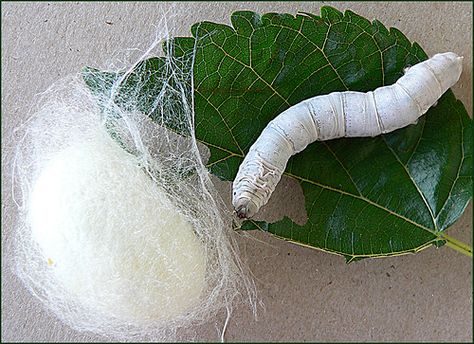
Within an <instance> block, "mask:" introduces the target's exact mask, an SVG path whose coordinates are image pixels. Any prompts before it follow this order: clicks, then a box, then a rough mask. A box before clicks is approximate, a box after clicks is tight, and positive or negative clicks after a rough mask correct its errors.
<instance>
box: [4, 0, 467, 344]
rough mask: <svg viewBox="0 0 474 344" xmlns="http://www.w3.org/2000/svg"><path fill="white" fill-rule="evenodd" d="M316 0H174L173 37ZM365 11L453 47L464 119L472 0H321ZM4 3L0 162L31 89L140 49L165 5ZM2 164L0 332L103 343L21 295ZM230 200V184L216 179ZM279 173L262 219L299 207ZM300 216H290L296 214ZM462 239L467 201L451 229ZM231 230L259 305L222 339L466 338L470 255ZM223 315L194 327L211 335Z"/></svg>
mask: <svg viewBox="0 0 474 344" xmlns="http://www.w3.org/2000/svg"><path fill="white" fill-rule="evenodd" d="M322 4H323V3H321V2H302V3H298V2H273V3H265V2H225V3H224V2H222V3H218V2H213V3H211V2H208V3H196V2H194V3H178V4H176V6H177V7H176V9H175V10H174V11H173V13H174V15H175V18H174V19H175V20H176V22H177V23H179V27H180V32H179V34H181V35H188V33H189V28H190V26H191V25H192V24H193V23H195V22H197V21H201V20H211V21H216V22H222V23H227V24H228V23H230V19H229V17H230V14H231V13H232V12H233V11H235V10H242V9H248V10H255V11H257V12H260V13H264V12H288V13H293V14H295V13H296V12H297V11H305V12H312V13H319V8H320V6H321V5H322ZM324 4H326V5H332V6H335V7H337V8H338V9H340V10H344V9H346V8H350V9H352V10H353V11H355V12H356V13H359V14H360V15H363V16H364V17H366V18H367V19H374V18H377V19H379V20H380V21H381V22H382V23H384V24H385V25H386V26H387V27H391V26H394V27H397V28H398V29H399V30H401V31H402V32H403V33H405V34H406V36H407V37H408V38H409V39H410V40H411V41H416V42H418V43H419V44H420V45H421V46H422V47H423V48H424V49H425V50H426V52H427V53H428V54H429V55H430V56H431V55H433V54H435V53H437V52H444V51H449V50H450V51H454V52H456V53H458V54H459V55H463V56H464V63H463V65H464V71H463V74H462V76H461V80H460V82H459V83H458V84H457V85H456V86H455V87H454V93H455V94H456V96H457V97H458V98H459V99H461V100H462V101H463V103H464V105H465V106H466V108H467V109H468V113H469V114H470V115H471V116H472V67H471V66H472V4H471V3H452V2H446V3H441V2H436V3H428V2H417V3H404V2H398V3H393V2H390V3H375V2H360V3H330V2H325V3H324ZM1 6H2V81H3V83H2V107H3V111H2V162H3V161H5V160H4V159H5V158H8V156H9V155H10V154H11V151H12V149H13V148H14V146H15V142H13V141H12V140H11V139H9V135H10V134H11V131H12V129H13V128H14V127H15V126H17V125H18V124H19V123H21V121H22V120H24V119H25V114H26V112H27V111H28V109H29V108H30V106H31V105H32V104H33V102H34V96H35V94H37V93H40V92H42V91H44V90H45V89H46V88H47V87H48V86H49V85H50V84H51V83H53V82H54V81H56V80H57V79H58V78H61V77H64V76H67V75H69V74H71V73H76V72H78V71H79V70H80V68H81V67H83V66H96V67H102V66H104V65H105V64H106V62H107V61H109V60H110V57H111V56H113V55H114V54H116V53H118V52H120V51H123V50H124V49H127V48H131V47H139V48H145V47H146V45H147V44H148V43H149V42H150V41H151V40H152V37H153V33H154V30H155V27H154V25H156V24H158V21H159V18H160V16H161V13H162V12H161V8H168V7H170V4H168V3H122V2H120V3H112V2H107V3H97V2H93V3H69V2H64V3H46V2H44V3H6V2H3V3H2V4H1ZM9 174H10V166H8V165H7V164H4V163H2V177H3V178H2V244H3V245H2V340H3V341H104V340H107V339H106V338H102V337H96V336H93V335H88V334H81V333H78V332H76V331H74V330H71V329H69V328H68V327H66V326H64V325H62V324H61V323H60V322H59V321H58V320H57V319H56V318H54V316H52V315H50V314H48V312H46V311H45V310H44V309H43V307H42V306H41V304H39V302H38V301H37V300H36V299H34V298H33V297H31V296H30V295H29V294H28V292H27V291H26V290H25V289H24V288H23V287H22V285H21V284H20V283H19V281H18V280H17V278H16V277H15V276H14V275H13V274H12V273H11V267H10V264H9V257H10V252H11V251H10V250H9V248H8V247H7V246H5V242H6V239H7V238H8V236H9V235H10V233H11V230H12V223H13V221H14V218H15V211H14V207H13V201H12V197H11V183H10V177H9ZM220 185H221V188H222V190H223V194H225V192H227V195H228V196H229V199H230V193H229V187H230V186H229V185H226V184H223V183H221V184H220ZM293 189H296V188H295V185H294V184H292V182H291V181H287V180H285V181H284V182H283V184H282V185H280V186H279V188H278V189H277V191H276V192H277V193H278V195H280V196H279V197H276V201H275V200H274V205H273V207H271V208H270V209H267V210H266V216H267V217H268V218H277V217H279V216H282V215H283V212H284V211H287V212H290V213H292V214H295V216H301V206H302V202H303V199H302V195H298V194H297V193H294V192H293V193H292V192H291V191H292V190H293ZM298 214H299V215H298ZM449 233H450V234H451V235H453V236H454V237H456V238H458V239H461V240H463V241H465V242H469V243H471V242H472V205H470V206H469V207H468V209H467V210H466V213H465V214H464V215H463V217H462V218H461V219H460V220H459V221H458V222H457V223H456V224H455V225H454V226H453V227H452V228H451V229H450V230H449ZM253 236H254V237H256V238H257V239H259V240H260V242H257V241H255V240H250V239H247V238H244V237H243V238H241V239H240V240H239V241H240V243H241V244H242V247H243V251H244V252H245V253H246V257H247V259H248V261H249V262H250V266H251V269H252V271H253V274H254V276H255V279H256V282H257V286H258V289H259V292H260V297H261V300H262V302H263V304H264V305H265V309H264V310H263V309H262V308H260V311H259V317H258V319H257V321H254V319H253V318H252V316H251V314H250V312H249V310H248V309H246V308H243V307H240V308H238V309H236V310H235V312H234V316H233V318H232V319H231V322H230V324H229V327H228V329H227V332H226V339H227V340H228V341H445V342H446V341H448V342H450V341H472V261H471V260H470V259H469V258H467V257H465V256H462V255H460V254H459V253H457V252H455V251H453V250H451V249H449V248H447V247H442V248H440V249H438V250H436V249H434V248H430V249H427V250H425V251H423V252H421V253H419V254H417V255H408V256H403V257H395V258H385V259H375V260H364V261H361V262H358V263H353V264H351V265H346V264H345V262H344V259H343V258H341V257H339V256H334V255H330V254H327V253H323V252H319V251H316V250H312V249H309V248H303V247H299V246H296V245H293V244H291V243H286V242H282V241H278V240H276V239H272V238H271V237H269V236H268V235H266V234H265V233H255V234H253ZM224 318H225V317H223V316H222V317H220V318H217V319H215V321H212V322H210V323H208V324H206V325H203V326H201V327H200V328H198V329H196V333H198V337H199V338H201V339H206V338H207V339H210V340H217V339H218V337H217V332H216V325H217V326H218V327H219V328H220V327H221V325H222V322H223V321H224Z"/></svg>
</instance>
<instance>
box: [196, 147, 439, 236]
mask: <svg viewBox="0 0 474 344" xmlns="http://www.w3.org/2000/svg"><path fill="white" fill-rule="evenodd" d="M198 141H199V142H201V143H202V144H204V145H209V146H212V147H214V148H217V149H220V150H222V151H225V152H228V150H226V149H223V148H221V147H219V146H216V145H214V144H209V143H208V142H206V141H204V140H201V139H198ZM392 154H393V153H392ZM232 157H238V158H241V159H243V158H244V155H242V154H237V153H233V152H232V153H231V154H229V155H228V156H227V157H225V158H222V159H219V160H217V161H214V162H212V163H210V164H208V165H206V167H210V166H213V165H215V164H217V163H221V162H223V161H225V160H227V159H229V158H232ZM395 158H397V157H396V155H395ZM397 160H398V158H397ZM283 175H285V176H287V177H290V178H293V179H296V180H297V181H299V182H305V183H309V184H312V185H316V186H318V187H320V188H323V189H326V190H330V191H333V192H337V193H340V194H342V195H346V196H349V197H353V198H356V199H359V200H361V201H363V202H366V203H368V204H370V205H371V206H374V207H376V208H379V209H381V210H383V211H385V212H387V213H389V214H390V215H392V216H395V217H398V218H400V219H402V220H404V221H405V222H408V223H410V224H412V225H413V226H415V227H417V228H420V229H423V230H425V231H427V232H429V233H430V234H432V235H434V236H435V237H439V232H437V231H436V230H433V229H431V228H428V227H426V226H424V225H422V224H419V223H417V222H415V221H413V220H411V219H409V218H407V217H405V216H403V215H401V214H398V213H396V212H394V211H393V210H390V209H388V208H385V207H384V206H382V205H380V204H377V203H375V202H374V201H371V200H370V199H368V198H366V197H365V196H363V195H362V194H361V195H355V194H353V193H350V192H347V191H344V190H341V189H338V188H335V187H332V186H329V185H325V184H322V183H318V182H316V181H314V180H310V179H306V178H303V177H301V176H298V175H296V174H292V173H289V172H286V171H285V172H284V173H283ZM410 180H411V181H412V182H413V184H414V186H415V188H416V189H417V190H418V192H420V194H421V195H423V194H422V193H421V190H419V189H418V187H417V185H416V183H415V182H414V181H413V179H411V178H410ZM422 198H423V199H424V197H423V196H422ZM428 209H429V211H430V217H431V219H432V221H433V223H434V221H435V219H434V218H433V216H432V215H431V214H432V212H431V209H430V208H428Z"/></svg>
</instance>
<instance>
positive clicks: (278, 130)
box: [232, 52, 462, 218]
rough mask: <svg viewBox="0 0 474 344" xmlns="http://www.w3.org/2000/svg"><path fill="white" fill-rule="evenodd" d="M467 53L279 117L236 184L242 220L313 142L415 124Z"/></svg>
mask: <svg viewBox="0 0 474 344" xmlns="http://www.w3.org/2000/svg"><path fill="white" fill-rule="evenodd" d="M461 72H462V57H459V56H458V55H456V54H455V53H452V52H447V53H442V54H436V55H434V56H433V57H432V58H430V59H428V60H426V61H423V62H421V63H418V64H416V65H414V66H413V67H411V68H408V69H407V70H406V72H405V74H404V75H403V76H402V77H401V78H400V79H398V80H397V82H396V83H395V84H393V85H390V86H383V87H379V88H377V89H375V90H374V91H370V92H367V93H362V92H353V91H346V92H333V93H330V94H327V95H322V96H316V97H313V98H310V99H307V100H304V101H302V102H300V103H298V104H296V105H294V106H292V107H290V108H288V109H287V110H285V111H284V112H282V113H281V114H280V115H278V116H277V117H275V118H274V119H273V120H272V121H271V122H270V123H269V124H268V125H267V127H266V128H265V129H264V130H263V132H262V134H261V135H260V136H259V137H258V139H257V140H256V141H255V143H254V144H253V145H252V147H250V150H249V152H248V153H247V155H246V156H245V159H244V161H243V162H242V164H241V165H240V167H239V170H238V172H237V176H236V178H235V180H234V182H233V197H232V203H233V206H234V208H235V210H236V212H237V215H238V216H239V217H240V218H250V217H253V216H254V215H255V214H256V213H257V212H258V211H259V209H260V208H261V207H262V206H263V205H265V204H266V203H267V202H268V200H269V198H270V196H271V194H272V192H273V191H274V190H275V187H276V185H277V184H278V182H279V181H280V178H281V176H282V174H283V172H284V171H285V168H286V164H287V162H288V159H289V158H290V157H291V156H292V155H294V154H296V153H298V152H301V151H302V150H304V149H305V148H306V147H307V146H308V145H309V144H310V143H312V142H314V141H316V140H319V141H323V140H331V139H335V138H340V137H364V136H377V135H380V134H385V133H388V132H391V131H394V130H396V129H400V128H403V127H405V126H407V125H410V124H413V123H416V121H417V120H418V118H419V117H420V116H422V115H423V114H424V113H426V112H427V111H428V109H429V108H430V107H431V106H433V105H434V104H436V102H437V100H438V99H439V98H440V97H441V96H442V95H443V94H444V93H445V92H446V91H447V90H448V89H449V88H450V87H451V86H453V85H454V84H455V83H456V82H457V81H458V80H459V77H460V75H461Z"/></svg>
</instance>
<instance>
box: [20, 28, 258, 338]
mask: <svg viewBox="0 0 474 344" xmlns="http://www.w3.org/2000/svg"><path fill="white" fill-rule="evenodd" d="M167 38H168V36H167V35H162V36H160V37H157V39H156V40H155V43H154V44H153V45H152V47H151V48H150V49H149V50H147V51H146V52H144V53H142V56H141V57H140V58H139V59H138V61H137V62H136V63H133V64H130V65H129V66H128V68H125V69H124V68H121V69H120V70H118V69H115V68H114V69H112V70H111V69H109V74H107V76H106V77H104V78H103V79H100V80H98V79H97V76H98V75H101V76H102V75H103V74H99V73H98V72H97V71H94V70H90V69H89V70H84V71H82V72H81V73H80V74H78V75H75V76H71V77H69V78H66V79H64V80H61V81H59V82H58V83H56V84H55V85H53V86H52V87H51V88H50V89H48V90H47V91H46V92H44V93H43V94H41V95H40V96H39V98H38V100H37V104H36V107H35V109H34V111H32V115H31V116H30V117H29V118H28V120H27V121H26V122H25V123H23V124H22V126H21V127H20V128H18V131H17V134H18V133H19V134H20V136H21V139H20V141H19V142H18V149H17V152H16V154H15V161H14V162H13V166H14V181H15V189H16V190H19V192H16V194H15V199H16V200H15V201H16V203H17V204H18V209H19V212H20V216H19V217H20V221H19V223H18V226H17V230H16V236H15V238H14V245H15V263H16V264H15V268H16V272H17V274H18V275H19V277H20V278H21V280H22V281H23V282H24V284H25V286H26V287H27V288H28V289H29V290H30V292H31V293H32V294H33V295H34V296H36V297H37V298H38V299H40V300H41V301H42V303H43V304H44V305H45V307H46V308H47V309H49V310H50V311H51V312H52V313H54V315H55V316H56V317H58V318H59V319H61V320H62V321H63V322H64V323H66V324H67V325H69V326H71V327H72V328H74V329H76V330H79V331H90V332H92V333H95V334H99V335H103V336H107V337H109V338H111V339H119V340H133V339H142V338H149V339H152V340H174V339H176V338H177V337H176V333H177V331H178V330H179V329H182V328H189V327H190V326H193V325H197V324H202V323H204V322H206V321H208V320H209V319H210V318H211V317H215V316H216V314H222V312H219V311H222V310H224V311H225V312H224V314H227V318H226V319H225V323H226V324H227V321H228V319H229V316H230V313H231V309H232V306H233V305H234V304H235V302H236V301H238V300H240V301H241V300H243V299H244V300H245V301H246V302H249V303H250V304H251V306H252V309H254V296H255V295H254V293H255V290H254V284H253V282H252V281H251V280H250V278H249V277H248V274H247V273H246V269H245V268H244V267H243V265H242V263H241V261H240V259H239V256H238V252H237V247H236V244H235V242H234V239H233V235H234V234H233V230H232V223H231V221H232V220H231V219H232V214H231V213H230V212H229V210H228V209H227V208H225V206H224V205H223V203H222V201H221V199H220V198H219V196H218V195H217V194H216V191H215V189H214V186H213V184H212V182H211V180H210V178H209V174H208V171H207V170H206V168H205V166H204V164H203V161H202V158H201V154H200V152H199V150H198V145H197V142H196V138H195V136H194V113H193V92H192V89H193V84H192V81H193V80H192V65H193V58H194V54H193V55H191V56H184V57H182V58H180V59H179V60H178V59H176V58H173V57H171V53H172V47H171V46H168V47H167V49H164V50H165V51H166V53H163V52H158V47H159V46H160V44H161V43H162V42H163V41H165V40H166V39H167ZM154 55H161V56H162V62H160V63H162V65H160V68H159V71H154V72H150V71H149V69H147V67H149V64H147V63H144V61H145V60H146V59H147V58H149V57H151V56H154ZM152 61H153V60H152ZM88 73H89V74H88ZM84 76H86V79H87V76H94V78H92V79H94V80H95V83H94V85H93V88H94V89H95V91H94V92H91V90H90V88H89V87H88V86H87V85H86V84H85V82H84ZM89 86H90V84H89ZM150 118H152V119H153V120H151V119H150ZM167 128H171V129H172V130H170V129H167ZM223 320H224V319H223ZM193 339H194V338H193Z"/></svg>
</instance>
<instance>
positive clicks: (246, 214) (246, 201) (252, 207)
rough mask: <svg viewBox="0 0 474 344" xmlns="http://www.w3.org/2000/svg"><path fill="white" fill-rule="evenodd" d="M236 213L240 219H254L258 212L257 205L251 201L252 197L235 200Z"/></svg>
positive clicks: (241, 197) (233, 201)
mask: <svg viewBox="0 0 474 344" xmlns="http://www.w3.org/2000/svg"><path fill="white" fill-rule="evenodd" d="M232 203H233V205H234V209H235V212H236V213H237V216H238V217H239V218H240V219H249V218H251V217H253V216H254V215H255V214H256V213H257V211H258V207H257V205H256V204H255V203H254V202H253V201H252V200H251V199H250V197H246V196H240V197H239V198H237V199H235V198H234V199H233V200H232Z"/></svg>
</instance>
